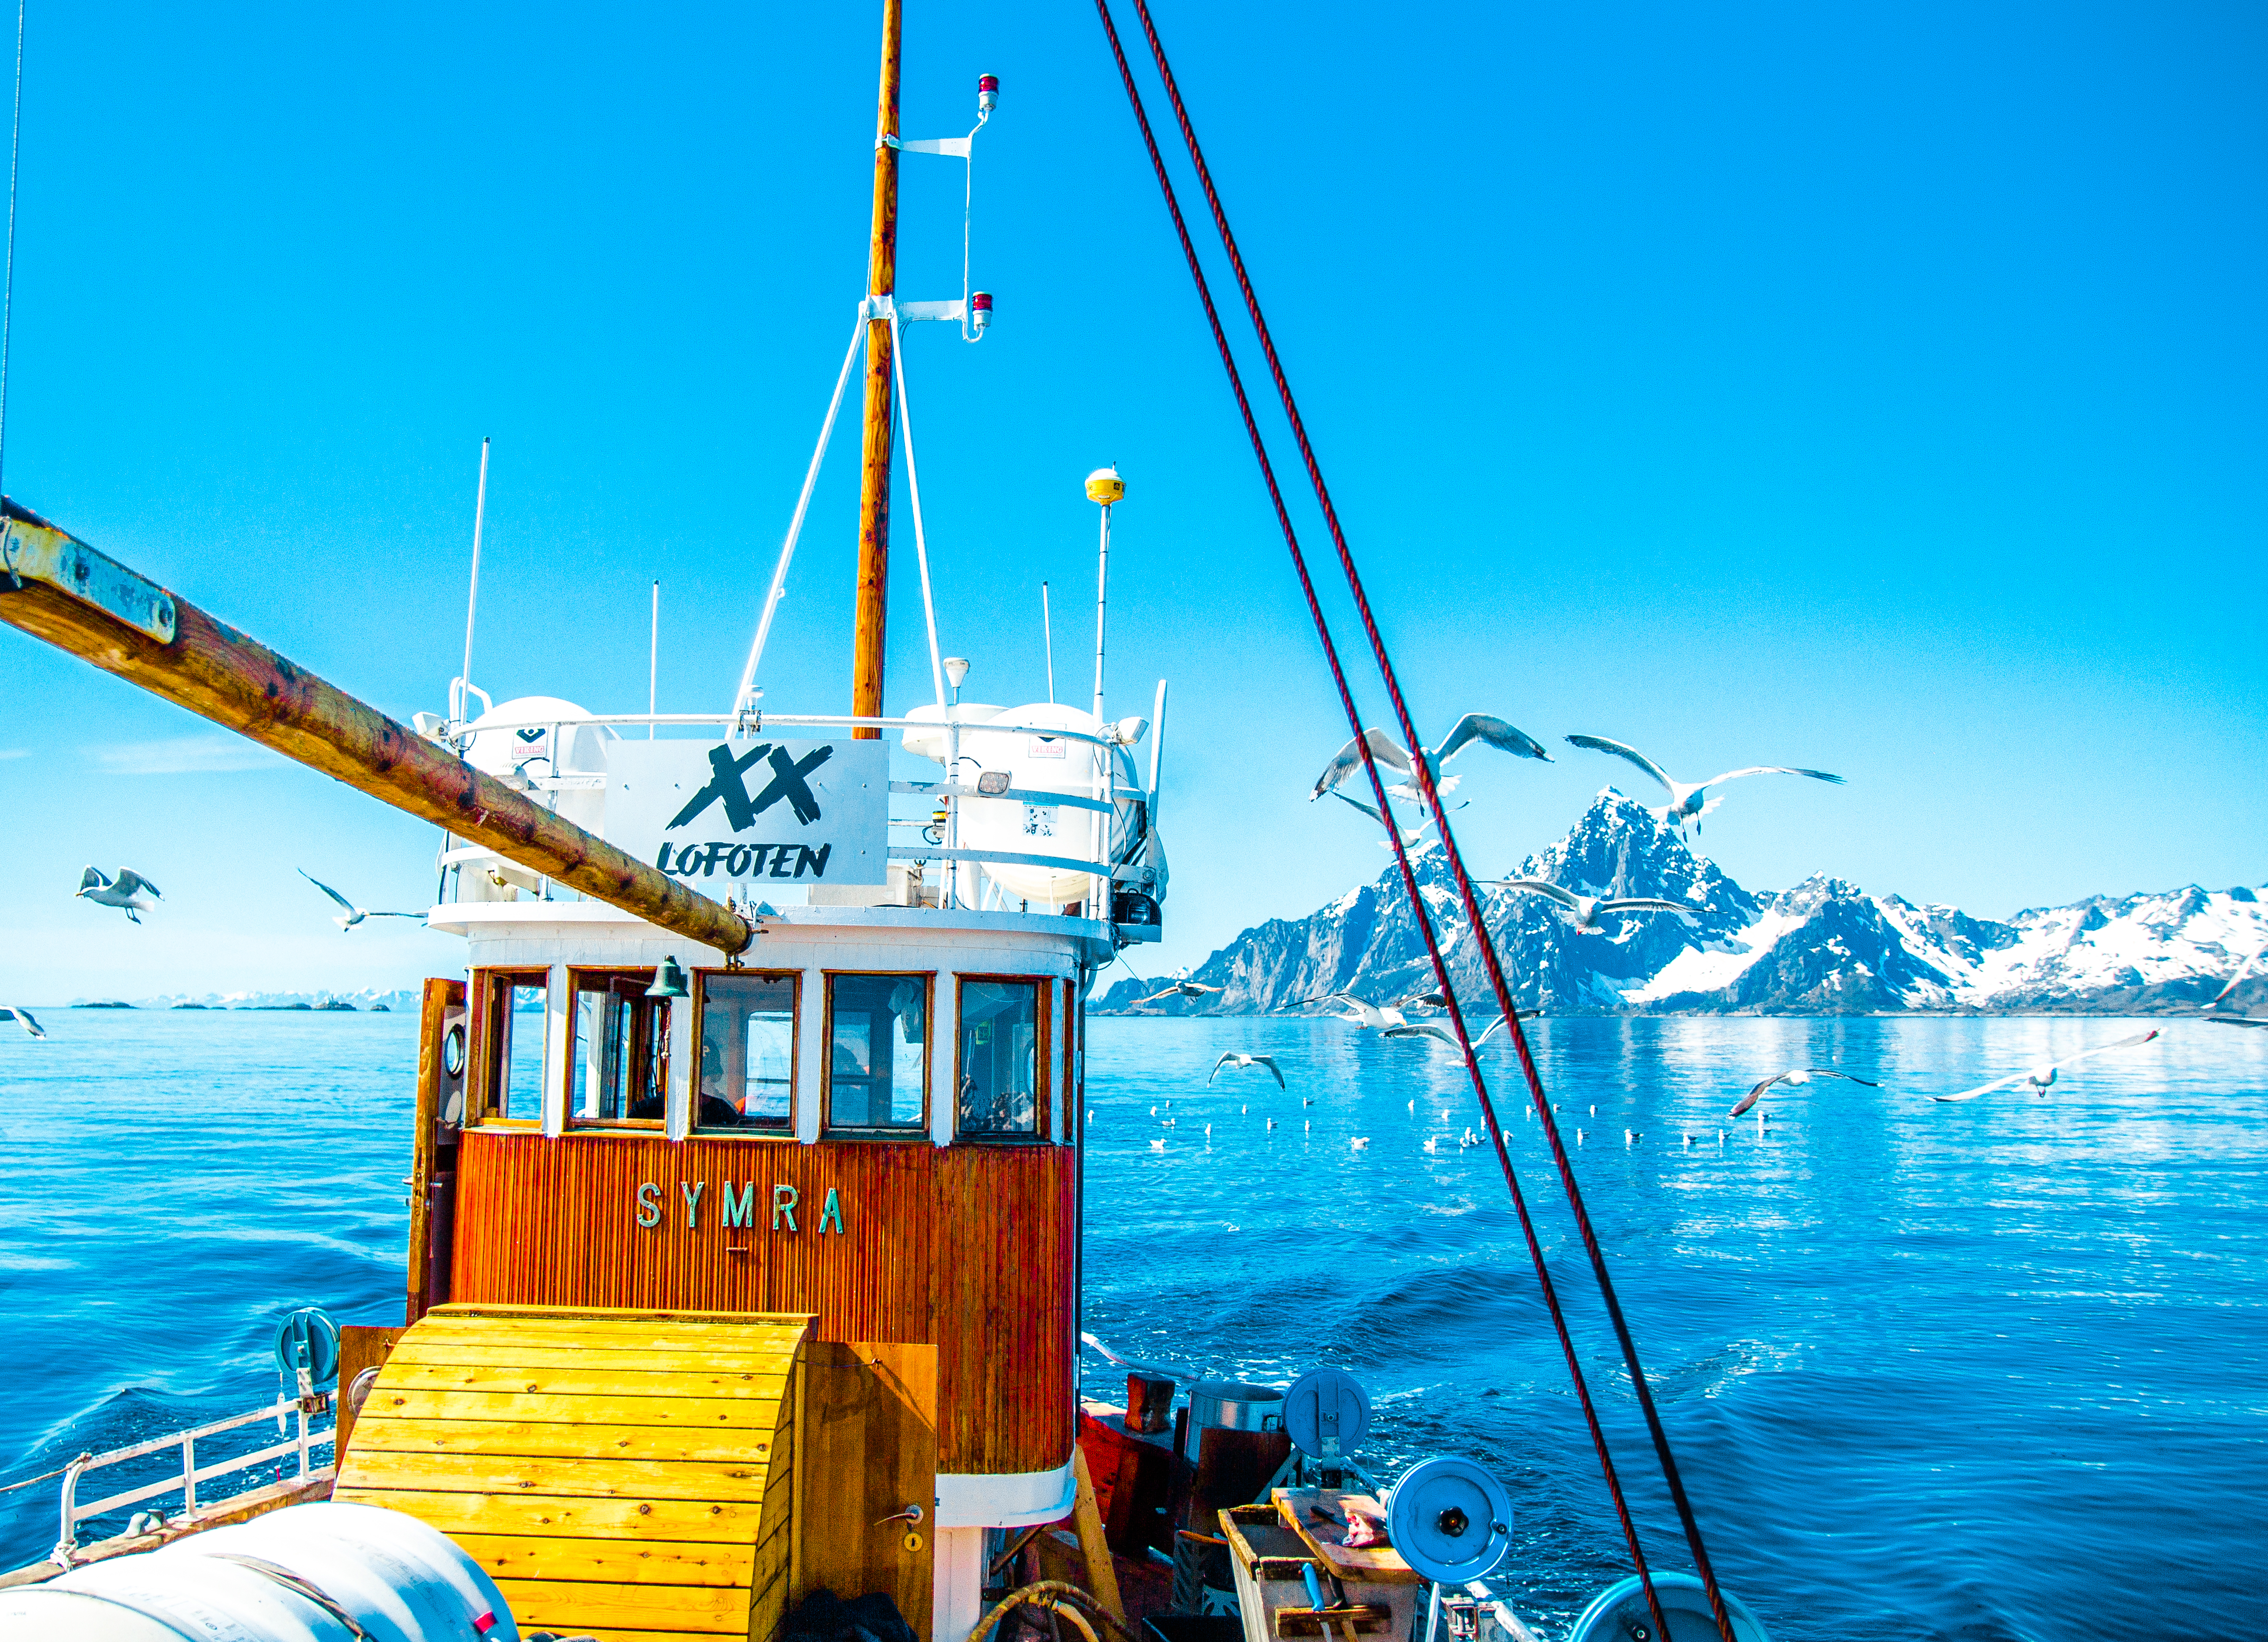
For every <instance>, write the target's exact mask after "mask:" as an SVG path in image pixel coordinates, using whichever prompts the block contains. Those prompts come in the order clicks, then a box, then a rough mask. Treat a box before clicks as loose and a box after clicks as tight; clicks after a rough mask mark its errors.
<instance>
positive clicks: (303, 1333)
mask: <svg viewBox="0 0 2268 1642" xmlns="http://www.w3.org/2000/svg"><path fill="white" fill-rule="evenodd" d="M303 1370H304V1371H305V1372H306V1380H305V1381H301V1379H300V1373H301V1372H302V1371H303ZM276 1372H277V1373H280V1374H282V1375H283V1376H284V1383H285V1384H286V1385H298V1387H299V1391H298V1395H301V1396H306V1395H308V1394H309V1393H311V1392H312V1391H313V1389H314V1388H316V1387H318V1386H326V1385H328V1384H329V1383H330V1382H331V1381H334V1380H335V1379H337V1378H338V1377H339V1326H338V1324H336V1323H335V1322H332V1321H331V1319H330V1314H328V1312H325V1311H323V1310H322V1309H321V1308H320V1307H314V1306H302V1307H300V1308H299V1309H298V1310H297V1311H295V1312H293V1313H292V1314H291V1315H290V1316H288V1317H286V1318H284V1322H283V1325H282V1326H281V1327H280V1328H278V1329H276Z"/></svg>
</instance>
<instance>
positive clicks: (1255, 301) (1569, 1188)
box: [1096, 0, 1734, 1642]
mask: <svg viewBox="0 0 2268 1642" xmlns="http://www.w3.org/2000/svg"><path fill="white" fill-rule="evenodd" d="M1096 4H1098V5H1107V0H1096ZM1134 10H1135V13H1136V15H1137V16H1138V17H1139V18H1141V20H1142V33H1143V36H1144V38H1145V40H1147V41H1148V43H1149V47H1150V55H1151V58H1152V61H1153V62H1154V63H1156V65H1157V69H1158V77H1159V78H1160V81H1161V82H1162V83H1163V85H1164V86H1165V89H1166V95H1167V99H1169V100H1170V101H1171V102H1172V104H1173V107H1174V117H1175V121H1176V123H1177V124H1178V125H1179V126H1180V127H1181V132H1182V141H1183V142H1184V143H1185V144H1187V145H1188V147H1189V158H1190V160H1191V162H1192V163H1193V164H1194V165H1195V166H1196V168H1197V180H1198V181H1199V183H1200V184H1201V185H1202V186H1203V188H1204V196H1205V203H1206V204H1207V205H1208V206H1209V207H1210V208H1211V212H1212V219H1213V225H1214V227H1215V228H1216V229H1217V230H1219V233H1220V238H1221V245H1222V247H1223V248H1224V249H1225V250H1226V252H1227V254H1228V259H1229V264H1230V266H1231V268H1232V269H1234V271H1235V274H1236V284H1237V289H1238V291H1239V292H1240V293H1241V295H1242V296H1243V298H1244V306H1245V312H1246V313H1247V314H1248V316H1249V317H1250V319H1251V320H1252V328H1253V331H1254V333H1255V335H1256V336H1257V338H1258V339H1259V342H1260V346H1261V350H1262V351H1263V353H1264V354H1265V355H1266V357H1267V360H1268V371H1269V375H1270V377H1271V378H1272V379H1274V381H1275V384H1276V393H1277V397H1278V399H1279V400H1280V401H1282V404H1283V407H1284V415H1285V420H1286V421H1287V422H1288V423H1290V424H1291V429H1292V438H1293V439H1294V440H1295V441H1296V442H1297V443H1298V445H1299V447H1300V460H1301V461H1302V462H1303V463H1304V464H1305V465H1306V468H1307V478H1308V482H1309V483H1310V484H1311V485H1312V486H1313V488H1314V493H1315V500H1316V503H1317V504H1318V505H1319V506H1320V507H1321V508H1322V514H1323V522H1324V524H1325V525H1326V526H1327V527H1328V528H1329V531H1330V535H1331V543H1332V546H1333V547H1334V549H1336V550H1337V555H1338V560H1339V567H1340V569H1341V571H1343V572H1344V575H1345V578H1346V583H1347V588H1348V591H1349V592H1350V593H1351V594H1352V595H1353V598H1354V602H1355V608H1356V611H1357V613H1358V614H1359V615H1360V617H1361V619H1362V628H1363V633H1364V636H1365V637H1366V638H1367V639H1368V640H1369V641H1370V649H1371V655H1372V657H1373V659H1374V660H1375V661H1376V662H1377V664H1378V670H1379V675H1380V677H1381V680H1382V681H1383V682H1384V684H1385V686H1386V692H1387V696H1388V700H1389V701H1390V702H1391V703H1393V707H1394V716H1395V723H1396V724H1397V725H1399V726H1400V728H1401V731H1402V735H1403V745H1404V746H1406V747H1409V748H1410V754H1411V760H1410V762H1411V764H1412V766H1413V769H1412V772H1411V773H1412V774H1413V775H1414V776H1415V777H1416V778H1417V782H1418V791H1419V792H1420V794H1421V795H1422V797H1423V798H1424V799H1425V806H1426V807H1427V808H1428V809H1429V810H1430V811H1432V815H1433V822H1434V828H1435V830H1436V831H1437V833H1438V834H1439V836H1440V840H1441V849H1442V854H1443V857H1444V858H1445V859H1446V860H1447V864H1448V866H1449V871H1450V875H1451V876H1452V877H1453V878H1454V880H1455V882H1456V886H1457V895H1458V899H1459V900H1460V901H1461V902H1462V904H1463V907H1464V912H1465V917H1466V920H1467V922H1469V924H1471V926H1472V930H1473V937H1474V941H1475V944H1476V946H1478V947H1479V949H1480V955H1481V962H1482V966H1483V968H1484V969H1485V970H1486V972H1487V975H1488V979H1489V984H1490V987H1491V990H1493V991H1494V993H1495V994H1496V1000H1497V1005H1498V1006H1499V1008H1500V1009H1501V1010H1502V1011H1503V1012H1504V1016H1505V1020H1506V1034H1507V1035H1508V1036H1509V1037H1510V1038H1511V1040H1512V1043H1513V1049H1515V1050H1516V1051H1517V1052H1518V1054H1519V1057H1520V1066H1521V1073H1522V1075H1523V1077H1524V1078H1525V1079H1526V1080H1527V1083H1528V1094H1529V1098H1530V1099H1531V1101H1533V1102H1534V1104H1535V1114H1536V1117H1537V1119H1538V1121H1539V1122H1540V1123H1542V1124H1543V1133H1544V1138H1545V1139H1546V1140H1547V1141H1548V1142H1549V1143H1550V1148H1551V1157H1552V1161H1553V1162H1554V1164H1555V1165H1557V1168H1558V1171H1559V1179H1560V1182H1561V1184H1562V1185H1563V1186H1564V1187H1565V1190H1566V1194H1567V1202H1568V1204H1569V1206H1570V1208H1571V1209H1572V1211H1573V1212H1574V1216H1575V1225H1576V1228H1577V1230H1578V1231H1579V1232H1580V1233H1581V1236H1582V1240H1583V1248H1584V1251H1585V1253H1586V1254H1587V1255H1589V1256H1590V1261H1591V1269H1592V1271H1593V1273H1594V1275H1595V1276H1596V1278H1597V1279H1598V1284H1599V1293H1600V1298H1601V1300H1602V1301H1603V1303H1604V1304H1605V1307H1606V1310H1607V1316H1608V1318H1609V1322H1611V1323H1612V1324H1613V1327H1614V1331H1615V1338H1616V1343H1617V1344H1619V1345H1620V1346H1621V1348H1622V1354H1623V1360H1624V1366H1626V1367H1627V1368H1628V1370H1629V1373H1630V1379H1631V1390H1632V1391H1633V1393H1635V1395H1637V1398H1638V1407H1639V1409H1640V1410H1641V1411H1642V1412H1643V1413H1644V1415H1645V1417H1646V1431H1647V1433H1648V1435H1649V1436H1651V1438H1652V1439H1653V1448H1654V1454H1655V1457H1656V1458H1657V1459H1658V1460H1659V1461H1660V1462H1661V1475H1662V1480H1663V1482H1664V1483H1666V1484H1668V1489H1669V1497H1670V1499H1671V1501H1672V1503H1673V1504H1675V1506H1676V1508H1677V1517H1678V1521H1679V1524H1680V1525H1681V1526H1682V1527H1683V1529H1684V1530H1685V1543H1686V1545H1687V1547H1688V1548H1689V1549H1690V1550H1691V1551H1692V1553H1693V1563H1694V1571H1695V1572H1697V1574H1699V1575H1700V1578H1701V1582H1702V1586H1703V1588H1704V1589H1705V1591H1706V1592H1707V1593H1708V1597H1709V1609H1710V1615H1711V1616H1712V1618H1713V1619H1714V1620H1715V1621H1716V1625H1717V1631H1718V1633H1719V1636H1720V1637H1721V1638H1723V1642H1734V1638H1733V1624H1732V1616H1731V1615H1730V1614H1729V1613H1727V1611H1726V1608H1725V1601H1724V1597H1723V1595H1722V1594H1721V1593H1720V1592H1719V1589H1718V1587H1717V1575H1716V1571H1715V1569H1714V1567H1713V1565H1712V1564H1711V1562H1710V1560H1709V1552H1708V1548H1707V1547H1706V1546H1705V1544H1704V1543H1702V1538H1701V1526H1700V1523H1699V1522H1698V1521H1696V1520H1695V1517H1694V1514H1693V1506H1692V1504H1691V1502H1690V1500H1689V1499H1688V1498H1686V1493H1685V1484H1684V1480H1683V1477H1682V1476H1680V1475H1679V1472H1678V1469H1677V1459H1676V1456H1675V1454H1673V1453H1672V1452H1671V1451H1670V1447H1669V1437H1668V1432H1666V1431H1665V1430H1664V1429H1663V1428H1662V1424H1661V1413H1660V1412H1659V1410H1656V1409H1655V1407H1654V1404H1653V1392H1652V1391H1651V1389H1650V1388H1648V1387H1647V1384H1646V1370H1645V1368H1644V1366H1643V1365H1641V1364H1640V1363H1639V1361H1638V1346H1637V1343H1636V1342H1635V1341H1634V1340H1633V1339H1632V1338H1631V1332H1630V1325H1629V1324H1628V1322H1626V1321H1625V1320H1624V1316H1623V1310H1622V1303H1621V1301H1620V1300H1618V1299H1617V1298H1616V1294H1615V1288H1614V1279H1613V1278H1611V1277H1610V1276H1609V1274H1608V1271H1607V1263H1606V1256H1605V1255H1604V1254H1603V1252H1602V1250H1601V1249H1600V1247H1599V1241H1598V1236H1597V1233H1595V1232H1594V1230H1593V1228H1592V1226H1591V1217H1590V1214H1589V1212H1588V1211H1587V1210H1586V1209H1585V1208H1584V1206H1583V1194H1582V1190H1581V1188H1580V1187H1579V1186H1578V1185H1577V1184H1576V1181H1575V1171H1574V1167H1573V1166H1572V1162H1571V1161H1570V1160H1569V1159H1568V1156H1567V1149H1566V1145H1565V1142H1563V1141H1562V1140H1561V1139H1560V1137H1559V1126H1558V1124H1557V1123H1555V1122H1553V1121H1552V1116H1551V1102H1550V1100H1549V1099H1548V1098H1547V1097H1546V1096H1545V1094H1544V1093H1543V1078H1542V1076H1541V1075H1540V1074H1539V1073H1538V1072H1537V1071H1536V1068H1535V1056H1534V1054H1533V1053H1532V1052H1531V1051H1530V1049H1529V1048H1528V1035H1527V1034H1526V1033H1524V1032H1522V1031H1521V1027H1520V1015H1519V1012H1518V1011H1517V1010H1516V1009H1515V1008H1514V1007H1513V997H1512V989H1511V987H1510V986H1509V985H1508V984H1506V980H1505V976H1504V968H1503V965H1502V963H1501V962H1500V961H1499V959H1498V956H1497V951H1496V944H1495V942H1494V941H1493V940H1492V939H1491V938H1490V936H1489V932H1488V926H1487V924H1486V923H1485V922H1484V920H1483V918H1482V916H1481V909H1480V901H1479V897H1478V895H1476V894H1475V892H1474V889H1473V884H1472V879H1471V877H1470V875H1469V873H1467V872H1466V871H1465V864H1464V859H1463V857H1462V855H1461V854H1460V853H1459V851H1458V850H1457V845H1456V840H1455V838H1454V836H1452V835H1451V832H1450V828H1449V822H1448V818H1447V814H1444V812H1443V811H1442V809H1441V806H1440V794H1439V793H1438V792H1436V791H1435V790H1434V782H1433V771H1432V767H1431V766H1430V765H1429V764H1428V762H1426V759H1425V743H1424V742H1422V741H1421V740H1419V739H1418V732H1417V727H1416V725H1415V724H1414V723H1413V722H1412V721H1411V718H1410V709H1409V706H1408V704H1407V703H1405V702H1404V701H1403V696H1402V687H1401V684H1400V682H1399V681H1398V680H1397V679H1396V678H1395V673H1394V664H1393V661H1392V660H1391V659H1390V658H1389V657H1388V655H1387V652H1386V644H1385V641H1384V639H1383V638H1382V637H1381V636H1380V634H1379V630H1378V622H1377V619H1376V617H1375V616H1374V615H1373V613H1372V610H1371V607H1370V600H1369V597H1368V595H1367V594H1366V593H1365V592H1364V590H1363V585H1362V578H1361V576H1360V574H1359V572H1358V571H1356V569H1355V563H1354V556H1353V554H1352V552H1351V550H1350V549H1348V547H1347V543H1346V534H1345V532H1344V530H1343V529H1342V528H1341V526H1340V524H1339V517H1338V510H1337V508H1336V507H1334V506H1333V505H1332V504H1331V497H1330V490H1329V487H1328V486H1327V485H1325V483H1324V482H1323V471H1322V465H1321V464H1320V463H1319V462H1318V461H1317V460H1316V458H1315V453H1314V446H1313V445H1311V444H1310V443H1309V442H1308V438H1307V424H1306V423H1304V422H1303V421H1302V420H1301V419H1300V410H1299V406H1298V405H1297V403H1296V402H1295V401H1293V399H1292V385H1291V381H1290V379H1289V378H1288V377H1287V376H1286V375H1285V371H1284V364H1283V361H1282V360H1281V359H1280V358H1279V357H1278V355H1277V352H1276V343H1275V341H1274V338H1273V337H1272V336H1271V335H1270V333H1269V330H1268V321H1267V320H1266V318H1265V317H1264V316H1263V314H1262V313H1261V311H1260V299H1259V298H1258V297H1257V296H1256V294H1255V293H1254V291H1253V288H1252V280H1251V276H1250V275H1249V274H1248V272H1247V271H1246V269H1245V266H1244V258H1243V255H1242V254H1241V252H1239V251H1238V249H1237V246H1236V236H1235V234H1234V233H1233V232H1232V231H1231V230H1230V228H1229V225H1228V214H1227V212H1226V210H1225V209H1224V208H1223V207H1222V205H1221V202H1220V195H1219V191H1218V190H1217V189H1216V188H1214V186H1213V180H1212V172H1211V167H1210V166H1207V165H1206V164H1205V159H1204V149H1203V147H1202V146H1201V145H1200V144H1198V142H1197V129H1196V128H1195V126H1193V125H1192V124H1191V123H1190V121H1189V109H1188V107H1187V106H1186V105H1185V104H1184V103H1183V102H1182V92H1181V87H1180V85H1178V84H1177V83H1176V82H1175V78H1174V71H1173V67H1172V65H1171V64H1170V63H1167V60H1166V48H1165V46H1164V44H1163V43H1162V42H1161V41H1160V40H1159V38H1158V30H1157V26H1156V24H1155V23H1154V22H1153V21H1152V19H1151V16H1150V8H1149V4H1148V0H1134ZM1106 16H1107V13H1106ZM1112 38H1113V43H1114V45H1115V44H1116V30H1113V32H1112ZM1121 55H1122V66H1123V54H1121ZM1127 84H1128V87H1129V89H1130V90H1131V88H1132V84H1133V82H1132V79H1131V77H1128V79H1127ZM1153 146H1154V145H1153ZM1159 175H1160V178H1161V179H1162V178H1163V177H1164V175H1165V172H1164V167H1163V166H1162V165H1161V166H1160V167H1159ZM1191 265H1192V266H1193V267H1194V266H1195V259H1194V254H1192V258H1191ZM1301 573H1302V575H1303V577H1304V575H1305V567H1304V565H1302V567H1301ZM1342 694H1343V695H1344V691H1343V692H1342ZM1348 699H1350V700H1351V698H1348ZM1355 740H1356V741H1357V743H1358V745H1359V747H1361V752H1362V761H1363V764H1364V767H1365V768H1366V769H1370V770H1371V774H1372V780H1373V787H1374V789H1375V790H1376V791H1377V792H1378V795H1379V809H1380V811H1381V814H1383V815H1384V816H1385V817H1386V821H1387V830H1388V834H1389V835H1390V836H1395V837H1397V838H1398V836H1399V832H1398V829H1397V828H1395V825H1394V821H1393V812H1392V810H1391V809H1390V808H1389V807H1388V805H1387V802H1386V798H1385V790H1384V787H1383V786H1382V784H1379V783H1378V781H1377V774H1376V770H1375V768H1374V766H1373V761H1372V758H1371V753H1370V748H1369V746H1368V740H1367V738H1366V737H1365V736H1364V735H1363V733H1362V730H1361V726H1360V725H1359V724H1358V725H1356V727H1355ZM1398 852H1399V851H1398V848H1397V853H1398ZM1405 871H1406V869H1405ZM1410 888H1411V901H1412V903H1413V906H1414V908H1415V910H1416V912H1417V917H1418V923H1419V924H1421V925H1422V924H1425V923H1426V912H1425V904H1424V902H1423V901H1422V900H1421V899H1419V898H1418V895H1417V894H1416V886H1415V882H1414V880H1412V882H1411V885H1410ZM1443 995H1444V997H1446V998H1449V999H1450V1000H1451V1002H1450V1012H1451V1015H1452V1018H1453V1019H1454V1018H1456V1017H1457V1015H1458V1011H1457V1009H1456V1006H1455V1003H1454V992H1453V991H1452V990H1450V989H1449V987H1448V986H1447V983H1444V985H1443ZM1460 1036H1461V1037H1462V1030H1461V1031H1460ZM1466 1053H1467V1057H1468V1062H1469V1064H1470V1057H1471V1051H1470V1049H1469V1048H1468V1049H1467V1051H1466ZM1475 1071H1476V1074H1477V1071H1478V1068H1477V1066H1475ZM1478 1087H1480V1086H1479V1084H1478V1081H1477V1076H1476V1088H1478ZM1481 1110H1482V1116H1484V1118H1485V1119H1486V1121H1487V1123H1488V1125H1489V1130H1490V1133H1491V1135H1492V1136H1496V1137H1497V1146H1498V1155H1499V1160H1501V1161H1503V1162H1504V1163H1505V1165H1506V1171H1507V1174H1508V1173H1509V1170H1510V1156H1509V1154H1508V1153H1507V1152H1505V1150H1504V1145H1503V1139H1502V1137H1501V1136H1500V1135H1499V1134H1498V1131H1497V1123H1496V1114H1495V1111H1494V1109H1493V1108H1491V1106H1490V1105H1489V1103H1488V1098H1487V1094H1486V1093H1485V1091H1484V1090H1483V1091H1482V1093H1481ZM1648 1594H1649V1596H1651V1594H1652V1591H1651V1586H1650V1584H1649V1588H1648ZM1655 1624H1656V1625H1657V1626H1661V1614H1660V1612H1659V1610H1658V1609H1657V1611H1656V1613H1655ZM1661 1629H1662V1634H1663V1635H1665V1636H1666V1635H1667V1634H1668V1631H1667V1627H1666V1626H1664V1627H1661Z"/></svg>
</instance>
